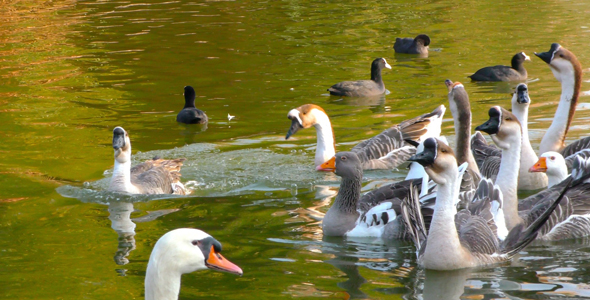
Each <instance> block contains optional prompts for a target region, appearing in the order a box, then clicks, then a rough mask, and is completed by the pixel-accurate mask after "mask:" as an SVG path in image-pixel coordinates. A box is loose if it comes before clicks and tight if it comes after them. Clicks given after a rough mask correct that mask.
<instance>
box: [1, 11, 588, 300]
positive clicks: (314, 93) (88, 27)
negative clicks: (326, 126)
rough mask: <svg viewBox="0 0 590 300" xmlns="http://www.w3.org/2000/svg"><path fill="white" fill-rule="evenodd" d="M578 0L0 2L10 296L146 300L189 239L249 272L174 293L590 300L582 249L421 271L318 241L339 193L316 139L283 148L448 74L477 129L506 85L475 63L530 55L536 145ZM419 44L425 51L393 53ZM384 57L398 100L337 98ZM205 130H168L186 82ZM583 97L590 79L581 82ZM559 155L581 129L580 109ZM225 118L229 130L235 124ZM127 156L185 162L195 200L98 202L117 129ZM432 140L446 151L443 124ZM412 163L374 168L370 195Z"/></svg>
mask: <svg viewBox="0 0 590 300" xmlns="http://www.w3.org/2000/svg"><path fill="white" fill-rule="evenodd" d="M589 12H590V2H585V1H543V0H541V1H535V2H526V3H525V2H519V1H505V0H500V1H462V2H461V1H460V2H457V1H412V2H408V1H350V2H338V1H292V0H285V1H199V2H191V1H145V2H139V1H138V2H130V1H104V0H102V1H70V0H65V1H62V0H55V1H35V0H32V1H11V0H9V1H5V2H3V4H2V5H1V6H0V20H1V24H2V26H1V27H0V40H1V43H0V77H1V82H2V83H1V84H0V135H1V141H2V143H1V144H0V152H1V153H2V155H1V156H0V183H1V185H2V189H1V190H0V298H2V299H141V298H143V280H144V276H145V269H146V265H147V260H148V258H149V255H150V252H151V249H152V247H153V246H154V244H155V242H156V241H157V239H158V238H159V237H160V236H161V235H163V234H164V233H165V232H167V231H169V230H172V229H175V228H179V227H195V228H200V229H203V230H205V231H207V232H209V233H210V234H212V235H213V236H215V237H216V238H217V239H218V240H219V241H221V242H222V243H223V246H224V252H223V253H224V255H225V256H226V257H227V258H228V259H230V260H231V261H233V262H235V263H236V264H238V265H239V266H241V267H242V269H243V270H244V276H243V277H237V276H234V275H231V274H225V273H219V272H211V271H206V272H199V273H193V274H188V275H185V276H183V283H182V290H181V294H180V298H181V299H193V298H207V299H278V298H295V297H297V298H309V299H311V298H334V299H348V298H370V299H414V298H418V299H435V298H438V299H459V298H464V299H496V298H499V299H565V298H567V299H570V298H583V297H590V285H588V282H590V272H589V267H590V241H586V240H576V241H566V242H560V243H551V244H541V243H538V242H537V243H535V244H533V245H532V246H530V247H528V248H526V249H525V251H523V252H522V253H521V254H520V255H519V257H518V258H517V259H515V260H513V261H512V262H511V263H506V264H503V265H496V266H492V267H488V268H480V269H474V270H465V271H460V272H430V271H427V272H425V271H424V270H421V269H420V268H418V267H417V265H416V260H415V254H414V248H413V246H412V245H411V244H409V243H405V242H397V241H393V242H385V241H381V240H376V239H359V240H343V239H327V238H324V237H322V232H321V227H320V224H321V221H320V220H321V217H322V214H323V213H325V212H326V211H327V209H328V208H329V206H330V203H331V201H332V200H333V198H334V195H335V193H336V192H337V188H338V185H339V178H338V177H337V176H335V175H334V174H325V173H318V172H315V171H314V166H313V156H314V151H315V132H314V130H311V129H308V130H302V131H300V132H298V133H297V134H296V135H295V136H294V138H293V139H289V140H287V141H285V140H284V137H285V134H286V132H287V130H288V128H289V126H290V121H289V120H288V119H287V118H286V115H287V112H288V111H289V110H290V109H292V108H295V107H298V106H300V105H302V104H305V103H315V104H318V105H320V106H322V107H323V108H324V109H325V110H326V111H327V112H328V114H329V115H330V116H331V119H332V124H333V127H334V132H335V135H336V141H337V149H338V150H346V149H350V147H352V145H354V144H356V143H357V142H359V141H361V140H364V139H367V138H369V137H371V136H373V135H376V134H377V133H379V132H381V131H382V130H384V129H386V128H388V127H389V126H392V125H394V124H397V123H399V122H400V121H402V120H404V119H406V118H411V117H414V116H416V115H419V114H422V113H425V112H429V111H431V110H432V109H434V108H435V107H436V106H438V105H440V104H445V105H447V106H448V101H447V88H446V87H445V85H444V80H445V79H447V78H448V79H452V80H453V81H461V82H463V83H464V85H465V88H466V90H467V91H468V93H469V95H470V98H471V103H472V109H473V123H474V127H475V126H476V125H478V124H481V123H483V122H484V121H485V120H487V110H488V109H489V107H490V106H492V105H502V106H504V107H509V106H510V98H511V95H510V93H511V91H512V89H513V87H514V84H501V83H500V84H496V83H493V84H492V83H479V84H478V83H471V82H470V80H469V79H468V78H467V77H466V76H467V75H470V74H472V73H473V72H474V71H476V70H477V69H479V68H481V67H484V66H490V65H497V64H504V65H507V64H509V63H510V59H511V57H512V56H513V55H514V54H515V53H517V52H520V51H525V52H526V53H527V54H528V55H530V56H531V59H532V61H531V62H527V63H526V65H525V67H526V68H527V70H528V72H529V90H530V95H531V98H532V101H533V103H532V107H531V116H530V119H529V120H530V125H529V128H530V129H531V133H530V136H531V140H532V142H533V146H534V147H536V145H538V143H539V141H540V139H541V137H542V135H543V133H544V132H545V130H546V128H548V126H549V123H550V121H551V119H552V117H553V114H554V112H555V109H556V104H557V101H558V99H559V94H560V92H561V86H560V85H559V83H558V82H557V81H556V80H555V79H554V77H553V75H552V74H551V72H550V70H549V68H548V66H547V65H546V64H545V63H544V62H542V61H541V60H540V59H538V58H536V57H534V55H533V52H535V51H536V52H544V51H548V50H549V48H550V44H551V43H553V42H558V43H560V44H561V45H563V46H564V47H566V48H568V49H569V50H571V51H572V52H574V53H575V54H576V55H577V57H578V59H579V60H580V62H581V63H582V65H583V66H584V67H585V68H584V71H585V72H587V67H588V66H590V51H589V50H588V49H589V48H588V41H589V40H590V29H589V28H590V19H588V17H587V16H588V13H589ZM419 33H427V34H429V35H430V37H431V39H432V44H431V51H430V55H429V57H428V58H418V57H415V56H410V55H395V54H394V52H393V48H392V45H393V41H394V40H395V37H399V36H403V37H413V36H415V35H417V34H419ZM376 57H385V58H386V59H387V61H388V62H389V64H391V66H392V67H393V70H384V72H383V78H384V82H385V86H386V88H387V89H388V90H389V91H390V93H389V94H387V95H385V96H384V97H380V98H377V99H371V100H367V99H360V100H359V99H340V98H338V97H330V96H328V95H327V92H326V88H327V87H329V86H330V85H332V84H334V83H336V82H339V81H342V80H351V79H368V77H369V74H370V63H371V61H372V60H373V59H374V58H376ZM185 85H192V86H193V87H194V88H195V90H196V91H197V107H199V108H201V109H203V110H205V111H206V112H207V114H208V116H209V119H210V121H209V124H208V126H207V128H206V129H205V128H199V127H195V126H183V125H179V124H177V123H176V121H175V117H176V113H177V112H178V111H179V110H180V109H181V108H182V106H183V96H182V93H183V87H184V86H185ZM588 89H589V87H588V84H587V83H583V84H582V90H583V91H587V90H588ZM586 94H587V93H585V94H584V95H583V96H582V97H581V98H580V103H581V105H580V108H579V110H578V111H577V112H576V116H575V120H574V122H573V124H572V127H571V129H570V132H569V135H568V141H571V140H574V139H577V138H579V137H581V136H586V135H587V134H588V130H589V129H590V128H589V127H590V126H589V125H588V124H589V123H588V120H589V118H590V110H587V108H588V107H589V105H588V102H590V98H588V97H587V96H586ZM228 114H231V115H234V116H235V118H234V119H233V120H231V121H228V119H227V115H228ZM115 126H122V127H124V128H125V129H126V130H127V131H128V132H129V135H130V137H131V141H132V145H133V153H134V155H135V157H134V160H135V162H140V161H142V160H145V159H149V158H151V157H153V156H161V157H163V158H174V157H186V158H187V161H186V163H185V165H184V167H183V169H182V175H183V177H182V178H183V181H185V182H188V185H189V186H190V187H191V188H192V189H194V193H193V195H191V196H188V197H163V196H153V197H147V196H144V197H141V196H136V197H131V196H122V195H116V194H110V193H107V192H105V191H104V189H105V188H106V186H107V184H108V177H109V176H110V172H111V171H112V166H113V150H112V146H111V141H112V130H113V128H114V127H115ZM443 133H444V134H445V135H447V136H448V137H450V139H451V140H452V135H453V125H452V120H451V115H450V111H447V115H446V118H445V122H444V123H443ZM403 176H404V171H403V170H401V171H398V170H393V171H370V172H366V174H365V179H364V190H365V191H369V190H371V189H372V188H374V187H375V186H378V185H381V184H384V183H386V182H388V181H392V180H398V179H400V178H403Z"/></svg>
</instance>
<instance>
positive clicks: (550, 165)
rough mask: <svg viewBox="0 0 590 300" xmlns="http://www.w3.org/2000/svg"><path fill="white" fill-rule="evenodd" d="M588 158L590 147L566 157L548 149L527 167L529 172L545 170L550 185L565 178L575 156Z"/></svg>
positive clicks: (589, 156)
mask: <svg viewBox="0 0 590 300" xmlns="http://www.w3.org/2000/svg"><path fill="white" fill-rule="evenodd" d="M578 156H579V157H581V158H584V159H585V158H590V149H583V150H581V151H578V152H576V153H574V154H572V155H570V156H568V157H566V158H564V157H563V155H561V154H560V153H558V152H555V151H549V152H545V153H543V154H541V157H539V160H538V161H537V162H536V163H535V164H534V165H533V166H532V167H530V168H529V172H545V173H546V174H547V178H548V179H549V185H548V187H552V186H554V185H556V184H558V183H560V182H562V181H563V180H565V179H566V178H567V176H568V175H569V174H568V170H569V169H571V167H572V165H573V162H574V160H575V158H576V157H578Z"/></svg>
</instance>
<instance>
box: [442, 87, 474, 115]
mask: <svg viewBox="0 0 590 300" xmlns="http://www.w3.org/2000/svg"><path fill="white" fill-rule="evenodd" d="M445 85H446V86H447V89H449V95H448V97H449V104H450V107H451V113H452V114H453V116H457V117H458V118H459V120H461V121H463V122H464V123H465V124H467V122H468V121H469V122H471V104H470V103H469V96H468V95H467V92H466V91H465V87H464V86H463V84H462V83H461V82H458V81H457V82H452V81H451V80H450V79H447V80H445ZM465 118H466V119H465Z"/></svg>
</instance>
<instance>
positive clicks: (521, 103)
mask: <svg viewBox="0 0 590 300" xmlns="http://www.w3.org/2000/svg"><path fill="white" fill-rule="evenodd" d="M511 102H512V113H513V114H514V116H515V117H516V119H517V120H518V121H519V122H520V124H521V129H522V139H521V152H520V165H521V167H520V170H519V173H518V189H519V190H538V189H541V188H545V187H547V176H546V175H545V174H544V173H531V172H528V170H529V168H530V167H531V166H532V165H533V164H535V162H537V160H538V157H537V153H535V150H534V149H533V146H531V142H530V140H529V133H528V115H529V106H530V104H531V99H530V96H529V90H528V86H527V85H526V84H525V83H520V84H518V85H517V86H516V88H515V89H514V93H513V94H512V101H511ZM472 143H473V145H478V146H474V147H476V148H477V149H476V150H474V151H473V152H474V153H475V156H477V160H478V165H479V167H480V170H481V174H482V176H484V177H487V178H490V179H493V180H495V179H496V176H497V174H498V170H499V169H500V160H501V159H500V157H501V156H502V152H501V151H500V150H499V149H498V148H496V147H494V146H487V142H486V141H485V138H484V137H483V135H481V134H478V135H476V138H474V139H473V140H472Z"/></svg>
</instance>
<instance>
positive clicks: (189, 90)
mask: <svg viewBox="0 0 590 300" xmlns="http://www.w3.org/2000/svg"><path fill="white" fill-rule="evenodd" d="M195 97H196V93H195V89H193V87H192V86H190V85H187V86H185V87H184V108H183V109H182V110H181V111H180V112H179V113H178V115H177V116H176V122H179V123H185V124H205V123H207V122H208V121H209V118H207V115H206V114H205V112H203V111H202V110H200V109H198V108H196V107H195Z"/></svg>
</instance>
